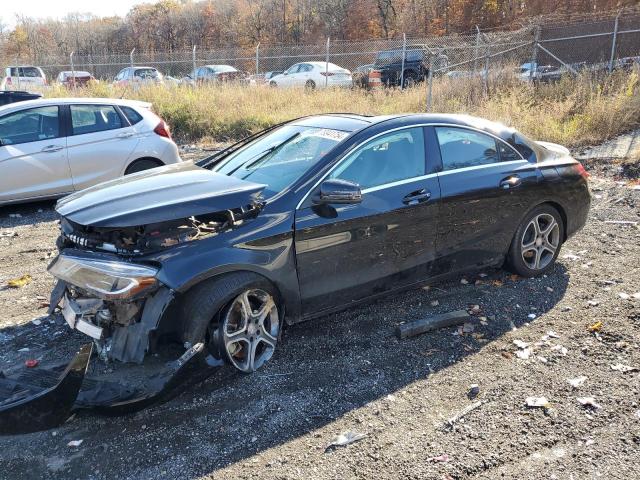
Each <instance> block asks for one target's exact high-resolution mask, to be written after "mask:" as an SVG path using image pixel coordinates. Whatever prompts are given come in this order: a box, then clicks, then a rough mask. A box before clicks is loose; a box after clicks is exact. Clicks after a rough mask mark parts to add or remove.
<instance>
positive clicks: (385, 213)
mask: <svg viewBox="0 0 640 480" xmlns="http://www.w3.org/2000/svg"><path fill="white" fill-rule="evenodd" d="M56 208H57V211H58V213H59V214H60V217H61V235H60V239H59V241H58V247H59V249H60V254H59V256H58V257H57V258H56V259H55V260H54V261H53V262H52V264H51V266H50V269H49V271H50V272H51V273H52V274H53V275H54V276H55V277H57V279H58V283H57V286H56V288H55V290H54V292H53V294H52V301H51V305H52V306H53V307H52V308H55V307H56V306H59V307H60V308H61V311H62V313H63V315H64V317H65V319H66V320H67V322H68V323H69V324H70V326H71V327H73V328H76V329H78V330H80V331H82V332H84V333H86V334H87V335H88V336H90V337H92V338H93V340H94V342H95V345H96V347H97V351H98V352H99V355H100V356H101V357H102V358H104V359H107V360H116V361H120V362H136V363H140V362H143V360H144V359H145V358H146V355H147V354H148V353H151V352H154V351H156V350H157V349H159V348H162V345H164V344H165V343H171V342H173V343H178V344H185V345H186V346H187V347H188V346H190V345H194V344H198V343H199V342H202V343H203V344H204V345H205V346H206V349H207V351H208V352H209V353H210V354H211V355H212V356H213V357H215V358H216V359H219V360H222V361H225V362H228V363H231V364H232V365H233V366H234V367H235V368H237V369H239V370H241V371H244V372H251V371H254V370H255V369H257V368H259V367H260V366H262V365H263V364H264V363H265V362H266V361H268V360H269V359H270V358H271V356H272V355H273V353H274V351H275V348H276V345H277V342H278V340H279V338H280V334H281V332H282V327H283V324H284V322H285V321H286V322H288V323H292V322H297V321H300V320H303V319H309V318H312V317H316V316H319V315H323V314H325V313H328V312H331V311H335V310H337V309H341V308H345V307H348V306H350V305H353V304H355V303H357V302H361V301H365V300H368V299H371V298H374V297H376V296H378V295H380V294H383V293H388V292H391V291H394V290H398V289H402V288H407V287H409V286H411V285H414V284H418V283H423V282H425V281H436V280H439V279H442V278H444V277H446V276H450V275H453V274H456V273H459V272H461V271H465V270H470V269H477V268H485V267H487V266H498V265H501V264H502V263H503V262H505V260H506V262H507V264H508V265H509V267H510V268H511V269H512V270H514V271H516V272H518V273H520V274H521V275H528V276H533V275H538V274H541V273H544V272H546V271H548V270H549V269H550V268H551V267H552V266H553V262H554V261H555V259H556V257H557V255H558V252H559V249H560V246H561V244H562V243H563V242H564V241H565V240H566V238H567V237H568V236H570V235H572V234H573V233H575V232H576V231H577V230H578V229H579V228H581V227H582V225H583V224H584V222H585V220H586V215H587V212H588V208H589V192H588V188H587V184H586V174H585V172H584V169H583V168H582V166H581V165H580V164H579V163H578V162H576V161H575V160H574V159H572V158H571V157H570V156H569V154H568V151H567V150H566V149H563V148H562V147H560V146H557V145H553V144H543V143H537V142H533V141H531V140H528V139H526V138H525V137H524V136H522V135H520V134H518V133H517V132H515V131H513V130H511V129H508V128H505V127H503V126H501V125H496V124H493V123H491V122H487V121H484V120H480V119H476V118H472V117H466V116H455V115H404V116H400V115H398V116H391V117H363V116H357V115H323V116H316V117H307V118H303V119H299V120H294V121H292V122H290V123H286V124H283V125H279V126H276V127H273V128H271V129H268V130H267V131H265V132H261V133H259V134H257V135H254V136H253V137H250V138H249V139H247V140H245V141H242V142H239V143H238V144H236V145H233V146H231V147H230V148H228V149H227V150H224V151H222V152H219V153H218V154H216V155H214V156H212V157H210V158H208V159H205V160H203V161H201V162H199V163H198V164H190V163H185V164H179V165H173V166H168V167H163V168H159V169H155V170H153V171H150V172H141V173H139V174H135V175H131V176H128V177H125V178H122V179H118V180H115V181H111V182H107V183H104V184H102V185H98V186H96V187H92V188H90V189H87V190H85V191H82V192H78V193H76V194H74V195H71V196H70V197H67V198H65V199H63V200H61V201H60V202H58V205H57V207H56Z"/></svg>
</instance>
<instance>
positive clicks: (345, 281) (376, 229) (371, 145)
mask: <svg viewBox="0 0 640 480" xmlns="http://www.w3.org/2000/svg"><path fill="white" fill-rule="evenodd" d="M424 145H425V144H424V135H423V129H422V128H421V127H413V128H405V129H402V130H398V131H394V132H391V133H386V134H383V135H381V136H378V137H376V138H374V139H372V140H370V141H369V142H368V143H366V144H364V145H363V146H361V147H359V148H357V149H356V150H355V151H354V152H353V153H351V154H349V155H348V156H347V157H346V158H345V159H343V160H342V161H341V162H340V163H339V164H338V165H337V166H336V167H335V168H334V170H333V171H332V172H331V173H330V174H329V177H328V178H340V179H344V180H349V181H352V182H355V183H358V184H359V185H360V186H361V188H362V202H361V203H359V204H354V205H346V206H338V205H336V206H331V205H322V206H317V205H316V206H314V205H309V206H304V205H303V207H302V208H301V209H300V210H298V212H297V213H296V223H295V247H296V258H297V268H298V280H299V284H300V293H301V297H302V309H303V314H304V315H306V316H308V315H311V314H314V313H318V312H320V311H322V310H326V309H329V308H331V307H336V306H344V305H348V304H350V303H353V302H356V301H358V300H361V299H363V298H366V297H368V296H371V295H374V294H376V293H382V292H385V291H388V290H391V289H393V288H396V287H400V286H403V285H407V284H410V283H413V282H416V281H418V280H421V279H424V278H426V277H428V276H429V270H430V266H431V264H432V261H433V259H434V254H435V240H436V231H437V217H438V205H439V202H438V199H439V197H440V189H439V186H438V180H437V176H436V175H427V174H426V162H425V153H424V152H425V148H424Z"/></svg>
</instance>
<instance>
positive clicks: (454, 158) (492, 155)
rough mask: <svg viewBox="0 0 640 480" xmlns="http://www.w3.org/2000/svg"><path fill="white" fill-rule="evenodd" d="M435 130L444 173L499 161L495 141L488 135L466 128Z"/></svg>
mask: <svg viewBox="0 0 640 480" xmlns="http://www.w3.org/2000/svg"><path fill="white" fill-rule="evenodd" d="M435 130H436V135H437V136H438V143H439V144H440V156H441V158H442V169H443V170H444V171H447V170H455V169H458V168H466V167H475V166H478V165H489V164H491V163H497V162H499V161H500V160H499V156H498V151H497V149H496V141H495V139H494V138H493V137H490V136H489V135H485V134H483V133H479V132H475V131H473V130H467V129H466V128H455V127H436V129H435Z"/></svg>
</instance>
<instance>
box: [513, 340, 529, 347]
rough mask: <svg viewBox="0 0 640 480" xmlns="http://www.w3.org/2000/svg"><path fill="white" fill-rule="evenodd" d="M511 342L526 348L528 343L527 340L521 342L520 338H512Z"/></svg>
mask: <svg viewBox="0 0 640 480" xmlns="http://www.w3.org/2000/svg"><path fill="white" fill-rule="evenodd" d="M513 344H514V345H515V346H516V347H518V348H522V349H524V348H527V347H528V346H529V344H528V343H527V342H523V341H522V340H514V341H513Z"/></svg>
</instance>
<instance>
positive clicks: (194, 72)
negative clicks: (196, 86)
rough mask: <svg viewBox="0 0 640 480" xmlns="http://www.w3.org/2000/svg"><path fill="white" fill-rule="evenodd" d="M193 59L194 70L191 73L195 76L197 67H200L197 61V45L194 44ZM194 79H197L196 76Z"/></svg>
mask: <svg viewBox="0 0 640 480" xmlns="http://www.w3.org/2000/svg"><path fill="white" fill-rule="evenodd" d="M191 61H192V62H193V72H191V73H192V75H193V76H194V77H195V74H196V68H198V67H197V65H198V64H197V62H196V45H194V46H193V50H192V51H191ZM194 80H195V78H194Z"/></svg>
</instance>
